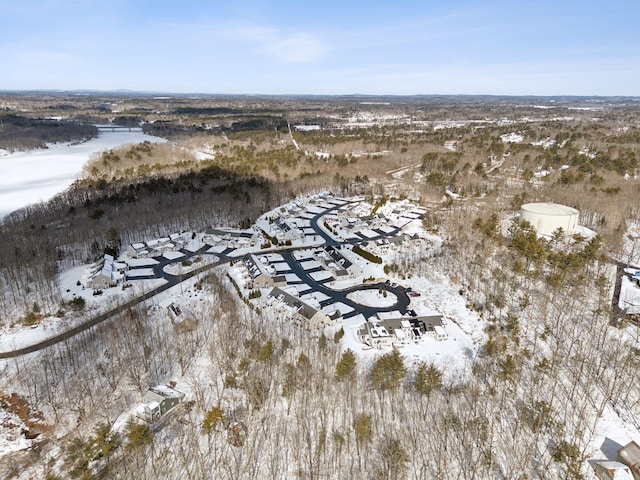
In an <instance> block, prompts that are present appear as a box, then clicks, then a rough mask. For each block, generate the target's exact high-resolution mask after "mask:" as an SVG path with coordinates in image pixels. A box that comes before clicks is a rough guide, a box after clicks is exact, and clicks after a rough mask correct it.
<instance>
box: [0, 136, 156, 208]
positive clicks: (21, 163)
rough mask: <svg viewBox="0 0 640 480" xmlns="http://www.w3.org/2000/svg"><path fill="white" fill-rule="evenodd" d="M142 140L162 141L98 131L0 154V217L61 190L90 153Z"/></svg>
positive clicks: (74, 176) (70, 180)
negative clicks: (74, 141)
mask: <svg viewBox="0 0 640 480" xmlns="http://www.w3.org/2000/svg"><path fill="white" fill-rule="evenodd" d="M145 140H146V141H149V142H154V143H161V142H166V140H165V139H163V138H159V137H153V136H151V135H146V134H144V133H142V132H100V135H99V136H98V137H97V138H92V139H91V140H89V141H87V142H84V143H81V144H78V145H69V144H55V145H51V146H49V148H48V149H46V150H34V151H31V152H14V153H10V154H5V155H0V219H1V218H3V217H4V216H5V215H8V214H9V213H11V212H13V211H14V210H17V209H19V208H22V207H26V206H27V205H30V204H32V203H36V202H40V201H45V200H49V199H50V198H52V197H54V196H55V195H56V194H57V193H60V192H62V191H64V190H65V189H66V188H67V187H69V185H71V184H72V183H73V181H74V180H75V179H76V178H78V176H79V175H80V172H81V171H82V167H83V165H84V164H85V163H86V162H87V161H88V160H89V158H90V157H91V155H92V154H95V153H98V152H102V151H104V150H108V149H111V148H116V147H119V146H122V145H127V144H132V143H140V142H144V141H145Z"/></svg>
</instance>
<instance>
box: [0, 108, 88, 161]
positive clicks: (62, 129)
mask: <svg viewBox="0 0 640 480" xmlns="http://www.w3.org/2000/svg"><path fill="white" fill-rule="evenodd" d="M97 135H98V129H97V128H96V127H95V126H93V125H87V124H83V123H78V122H70V121H61V120H55V119H50V118H29V117H23V116H19V115H2V114H0V149H4V150H8V151H10V152H14V151H20V150H32V149H35V148H47V144H48V143H58V142H83V141H86V140H89V139H91V138H93V137H96V136H97Z"/></svg>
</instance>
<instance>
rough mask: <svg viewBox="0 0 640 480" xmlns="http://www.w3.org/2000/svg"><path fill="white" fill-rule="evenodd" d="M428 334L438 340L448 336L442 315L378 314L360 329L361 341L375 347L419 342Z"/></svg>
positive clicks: (359, 336)
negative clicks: (392, 315)
mask: <svg viewBox="0 0 640 480" xmlns="http://www.w3.org/2000/svg"><path fill="white" fill-rule="evenodd" d="M426 334H430V335H433V336H435V338H436V339H437V340H446V339H447V338H448V335H447V333H446V331H445V329H444V321H443V318H442V316H441V315H430V316H421V317H418V316H415V317H388V316H387V315H381V314H378V316H377V320H372V321H369V322H366V323H364V324H363V325H362V327H360V328H359V329H358V338H359V339H360V341H361V342H362V343H364V344H367V345H369V346H371V347H374V348H385V347H391V346H401V345H408V344H411V343H419V342H421V341H422V340H423V339H424V336H425V335H426Z"/></svg>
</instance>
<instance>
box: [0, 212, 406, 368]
mask: <svg viewBox="0 0 640 480" xmlns="http://www.w3.org/2000/svg"><path fill="white" fill-rule="evenodd" d="M348 203H354V202H348ZM348 203H347V204H348ZM342 206H344V205H336V206H335V207H332V208H329V209H326V210H325V211H323V212H321V213H318V214H317V215H315V216H314V217H313V218H312V219H311V220H310V222H309V224H310V225H311V227H312V228H313V229H314V230H315V231H316V232H318V235H320V236H321V237H322V238H323V239H324V241H325V243H326V245H327V246H336V245H341V244H347V243H348V244H357V243H361V242H363V241H364V239H362V240H361V239H351V240H348V241H345V242H338V241H337V240H335V239H334V238H333V237H332V236H330V235H329V234H328V233H326V232H325V231H324V229H323V228H322V227H321V226H320V225H319V224H318V222H319V221H320V219H321V218H322V217H324V216H325V215H327V214H329V213H331V212H333V211H335V210H338V209H340V208H341V207H342ZM399 230H400V229H398V228H396V229H394V231H393V232H391V233H388V234H380V235H379V236H376V237H374V238H367V239H366V240H367V241H375V240H378V239H380V238H386V237H392V236H395V235H396V234H397V233H398V231H399ZM208 248H209V246H208V245H206V246H204V247H202V248H201V249H200V250H198V251H196V252H189V251H186V250H181V252H182V253H184V257H180V258H178V259H175V260H169V259H166V258H164V257H160V259H159V260H158V264H156V265H154V266H153V272H154V275H155V278H163V279H165V280H166V283H165V284H163V285H161V286H159V287H157V288H154V289H153V290H151V291H149V292H147V293H145V294H143V295H141V296H139V297H136V298H134V299H132V300H130V301H128V302H126V303H124V304H122V305H119V306H117V307H115V308H113V309H111V310H109V311H107V312H104V313H101V314H100V315H98V316H96V317H93V318H90V319H89V320H87V321H86V322H84V323H82V324H81V325H78V326H76V327H74V328H72V329H70V330H67V331H66V332H63V333H60V334H58V335H55V336H53V337H50V338H47V339H46V340H43V341H41V342H38V343H34V344H32V345H29V346H27V347H23V348H18V349H15V350H11V351H8V352H0V359H6V358H15V357H19V356H22V355H27V354H29V353H34V352H37V351H39V350H43V349H45V348H48V347H51V346H53V345H56V344H58V343H60V342H64V341H65V340H68V339H70V338H72V337H74V336H75V335H77V334H79V333H81V332H84V331H85V330H88V329H90V328H92V327H94V326H96V325H98V324H100V323H102V322H104V321H106V320H108V319H110V318H112V317H113V316H115V315H118V314H120V313H123V312H125V311H126V310H128V309H130V308H132V307H134V306H136V305H138V304H140V303H142V302H144V301H146V300H148V299H150V298H152V297H154V296H156V295H158V294H160V293H162V292H164V291H166V290H168V289H170V288H171V287H174V286H176V285H177V284H179V283H180V282H184V281H185V280H188V279H190V278H192V277H194V276H195V275H198V274H200V273H202V272H205V271H207V270H210V269H212V268H214V267H216V266H218V265H221V264H223V263H228V262H229V261H231V260H232V258H230V257H229V256H228V254H229V253H230V252H231V251H232V249H227V250H225V251H224V252H222V253H220V254H216V256H217V257H218V261H216V262H214V263H210V264H208V265H203V266H202V267H199V268H197V269H195V270H192V271H191V272H189V273H184V274H181V275H171V274H168V273H166V272H165V271H164V267H166V266H167V265H169V264H172V263H176V262H182V261H184V260H188V259H190V258H191V257H193V256H196V255H208V254H207V253H206V250H207V249H208ZM302 248H308V247H287V248H282V249H272V250H269V251H270V252H277V253H280V254H281V255H282V256H283V257H284V258H285V260H286V261H287V263H288V264H289V267H290V268H291V270H292V271H293V272H294V273H296V275H298V276H299V277H300V279H301V280H302V281H304V282H305V283H307V284H308V285H309V286H311V288H313V289H314V290H316V291H318V292H322V293H324V294H326V295H329V296H330V297H332V299H334V300H332V301H333V302H342V303H344V304H345V305H349V306H350V307H352V308H354V311H353V312H350V313H349V314H347V315H345V317H347V318H348V317H350V316H354V315H357V314H358V313H362V314H363V315H364V316H365V317H370V316H373V315H375V314H376V313H378V312H388V311H393V310H399V311H400V312H401V313H403V314H404V313H406V311H407V307H408V306H409V300H410V299H409V297H408V296H407V290H406V289H405V288H403V287H399V286H397V287H391V286H389V285H387V284H385V283H376V284H363V285H356V286H353V287H350V288H348V289H345V290H333V289H330V288H328V287H326V286H325V285H324V284H323V283H322V282H318V281H316V280H314V279H313V278H311V277H310V276H309V275H308V272H306V271H305V270H304V269H303V268H302V267H301V266H300V264H299V262H298V261H297V260H296V259H295V258H294V257H293V252H294V251H296V250H300V249H302ZM259 253H266V252H259ZM147 268H148V267H147ZM380 289H382V290H387V291H388V292H390V293H392V294H394V295H395V296H396V297H397V299H398V301H397V303H396V304H395V305H393V306H390V307H370V306H366V305H361V304H358V303H356V302H353V301H352V300H349V299H348V298H347V294H349V293H351V292H355V291H357V290H380Z"/></svg>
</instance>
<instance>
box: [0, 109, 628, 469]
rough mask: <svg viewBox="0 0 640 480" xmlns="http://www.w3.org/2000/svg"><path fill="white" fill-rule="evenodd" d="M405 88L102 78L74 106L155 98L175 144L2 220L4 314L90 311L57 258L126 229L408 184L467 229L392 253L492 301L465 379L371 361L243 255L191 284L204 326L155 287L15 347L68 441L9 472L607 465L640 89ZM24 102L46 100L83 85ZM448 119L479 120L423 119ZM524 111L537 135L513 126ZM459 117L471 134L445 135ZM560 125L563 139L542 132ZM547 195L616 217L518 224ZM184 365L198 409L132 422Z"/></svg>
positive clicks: (92, 169) (0, 387)
mask: <svg viewBox="0 0 640 480" xmlns="http://www.w3.org/2000/svg"><path fill="white" fill-rule="evenodd" d="M5 100H6V102H5V103H7V104H11V102H14V103H15V102H17V101H19V100H20V99H15V98H10V99H5ZM384 100H385V102H381V103H384V104H381V105H367V106H366V107H365V106H362V105H360V103H359V100H354V99H348V98H339V99H320V98H315V99H287V98H283V99H275V98H269V99H246V98H238V99H233V98H231V99H222V98H214V99H200V100H199V101H193V100H191V101H190V102H191V104H189V102H188V101H187V100H185V99H180V98H175V99H172V100H168V101H166V103H163V102H159V101H153V100H151V99H148V98H141V99H133V98H93V99H85V100H83V101H86V102H88V103H87V104H81V105H78V104H76V105H74V108H73V109H70V110H69V109H67V110H65V112H66V115H67V116H68V117H69V118H73V116H74V115H85V116H87V115H97V116H100V115H102V116H104V119H105V120H110V119H112V118H110V115H117V116H120V117H122V119H126V118H135V119H136V121H137V119H140V120H141V121H143V122H148V125H150V126H151V127H145V128H150V130H149V131H151V132H152V133H153V134H155V135H165V134H166V136H167V137H168V138H171V139H172V141H173V142H174V144H172V145H150V144H146V145H145V144H141V145H139V146H133V147H126V148H123V149H120V150H115V151H109V152H104V153H102V154H101V155H99V156H98V157H96V158H94V159H93V160H92V161H91V162H90V163H89V164H88V165H87V166H86V167H85V172H84V175H83V178H82V179H81V180H80V181H78V182H77V183H76V184H75V185H74V186H73V187H72V188H71V189H70V190H69V191H67V192H65V193H63V194H61V195H59V196H58V197H56V198H55V199H53V200H52V201H51V202H49V203H48V204H42V205H37V206H33V207H29V208H28V209H26V210H23V211H19V212H15V213H14V214H12V215H10V216H9V217H7V218H6V219H5V220H4V222H3V223H2V224H0V242H1V244H2V245H4V247H3V258H2V263H1V264H0V284H1V285H3V288H4V289H5V292H6V295H3V296H1V297H0V298H1V300H0V301H1V302H2V304H0V308H2V309H3V311H4V312H7V313H6V315H5V316H4V318H3V319H2V320H1V321H2V322H3V323H4V324H5V325H9V324H20V322H22V321H25V320H26V319H27V318H30V317H29V313H32V314H33V313H34V312H33V311H34V309H35V306H36V305H37V309H38V314H41V313H43V314H47V313H54V312H59V314H61V315H70V314H71V312H72V311H73V306H72V305H63V304H62V303H61V300H60V298H61V297H60V292H59V291H58V285H57V274H58V273H59V272H60V271H62V270H65V269H67V268H70V267H72V266H75V265H79V264H83V263H86V262H89V261H92V260H93V259H95V258H97V257H99V256H100V255H101V254H102V253H103V252H104V250H105V248H112V247H113V246H114V245H126V244H128V243H131V242H135V241H140V240H145V239H149V238H153V237H157V236H161V235H165V234H167V233H170V232H172V231H182V230H201V229H203V228H205V227H207V226H210V225H214V226H223V225H227V226H235V225H240V226H248V225H250V224H251V222H252V221H253V220H254V219H255V218H256V217H257V216H258V215H260V214H261V213H263V212H265V211H267V210H269V209H271V208H273V207H275V206H277V205H278V204H281V203H283V202H285V201H288V200H290V199H292V198H295V197H296V196H297V195H300V194H304V193H308V192H314V191H319V190H323V189H331V190H333V191H334V192H335V193H336V194H338V195H348V194H362V195H364V196H365V197H366V198H368V199H371V201H372V202H374V201H376V199H380V198H384V197H385V196H386V197H407V198H411V199H413V200H415V201H416V202H418V203H421V204H423V205H426V206H427V207H428V209H429V212H428V214H427V216H426V218H425V221H424V223H425V227H426V228H428V229H429V230H430V231H432V232H433V233H434V234H437V235H439V236H440V237H441V238H442V239H443V243H442V246H440V247H438V248H433V249H430V250H427V251H421V250H414V251H407V252H405V253H404V254H403V255H401V256H398V257H397V258H396V260H395V263H394V264H392V265H389V268H388V270H389V271H390V272H391V273H390V275H392V276H397V277H398V278H400V279H401V278H402V277H408V276H425V277H427V278H429V277H430V276H433V277H438V278H440V277H441V278H443V279H447V281H451V282H453V283H455V284H456V285H457V286H458V287H459V293H458V294H459V295H461V296H463V297H464V298H465V301H466V302H467V304H468V306H469V308H471V309H475V310H476V311H477V312H478V314H479V315H480V318H481V320H482V322H484V326H485V334H486V337H485V339H484V340H483V344H482V345H481V348H480V349H479V353H478V354H477V355H470V356H469V358H467V359H466V361H467V365H468V368H467V370H466V371H465V372H464V373H461V374H459V375H458V376H456V378H451V376H450V375H447V372H446V371H443V369H441V368H438V367H435V366H433V365H429V364H423V363H416V364H414V363H412V362H411V361H410V359H404V361H403V359H402V352H401V351H395V350H394V351H390V352H387V353H384V354H381V355H380V356H378V357H377V359H376V360H375V361H372V362H366V363H365V362H362V361H361V360H359V357H358V356H357V355H353V353H352V352H350V351H345V350H344V349H343V348H342V347H341V342H340V337H341V335H342V334H343V332H340V331H339V330H338V331H331V332H325V334H320V333H316V334H309V333H308V332H305V331H301V330H298V329H295V328H293V327H292V326H291V325H290V324H288V323H287V322H284V321H282V320H280V319H278V318H273V317H272V316H270V315H266V314H262V313H261V312H259V311H255V310H252V309H249V308H247V306H246V305H245V304H243V303H242V302H240V301H239V299H238V298H237V296H236V293H235V291H234V290H233V287H232V285H231V284H230V283H229V281H228V279H227V278H226V276H225V274H224V270H222V269H220V270H216V271H214V272H213V273H211V274H210V275H208V276H207V277H206V278H202V279H200V280H199V281H198V283H197V284H195V286H192V287H190V288H191V291H192V292H193V293H195V292H198V294H199V295H200V296H201V297H202V298H203V299H204V300H203V304H202V305H201V307H200V308H199V310H198V320H199V323H198V327H197V329H196V330H195V331H193V332H189V333H186V334H185V333H178V332H177V331H176V330H175V329H174V328H173V326H172V325H171V324H170V323H169V322H163V321H157V319H158V313H157V312H156V311H155V310H154V309H153V308H152V306H151V305H141V306H140V307H139V308H137V309H135V310H132V311H130V312H128V313H127V314H124V315H122V316H121V317H119V318H114V319H113V320H112V321H110V322H107V323H105V324H102V325H101V326H100V327H97V328H94V329H92V330H89V331H87V332H85V333H83V334H81V335H79V336H77V337H75V338H74V339H72V340H69V341H68V342H66V343H64V344H60V345H59V346H57V347H52V348H50V349H47V350H45V351H43V352H42V353H40V354H38V355H37V356H36V355H34V356H28V357H22V358H19V359H16V360H14V361H10V362H5V363H2V364H1V368H2V369H3V378H4V380H3V382H2V383H1V384H0V393H4V394H7V395H9V394H11V393H13V392H16V393H17V394H19V396H20V397H21V398H22V399H24V401H25V402H26V403H27V404H28V405H30V406H31V408H33V409H34V411H35V410H37V411H40V412H41V414H42V420H41V421H40V422H39V423H38V424H37V425H35V426H34V427H33V428H34V429H40V431H42V432H43V433H42V436H43V437H44V438H47V439H48V441H45V442H42V443H41V444H40V446H39V447H37V448H34V449H32V450H31V451H30V452H26V453H20V454H15V455H9V456H6V457H3V458H0V471H2V472H3V473H4V477H3V478H29V477H43V476H45V475H46V478H48V479H49V480H53V479H56V478H140V479H144V478H154V479H157V478H230V479H245V478H255V479H262V478H273V479H280V478H282V479H284V478H304V479H308V478H336V479H339V478H362V479H365V478H367V479H369V478H374V479H378V478H379V479H404V478H410V479H431V478H443V479H449V478H451V479H472V478H475V479H483V478H504V479H521V480H524V479H533V478H566V479H579V478H593V477H592V476H591V475H592V472H591V471H590V470H589V469H590V467H589V464H588V460H589V456H588V455H589V453H590V452H589V448H590V445H591V442H592V440H593V438H594V436H595V435H596V433H597V427H598V420H599V418H600V417H601V415H602V414H603V412H605V411H611V409H615V411H616V412H617V413H618V414H619V415H620V417H621V418H624V419H627V420H628V421H629V422H633V419H634V418H635V417H634V415H636V414H638V413H640V391H639V390H638V385H639V384H640V383H639V382H638V377H637V372H638V368H637V367H638V365H637V363H638V358H637V356H636V355H635V353H634V350H633V348H635V347H634V345H632V344H630V342H629V340H628V339H627V338H626V337H624V336H623V335H621V334H620V329H619V328H620V327H623V326H624V325H625V324H624V318H622V319H621V318H620V317H619V315H617V314H616V313H615V312H614V311H613V310H612V308H611V292H612V289H613V283H614V281H615V277H614V273H615V268H614V266H613V265H612V264H611V263H610V258H612V257H613V258H617V259H620V260H624V259H623V258H622V257H623V255H624V249H623V247H624V242H625V238H626V237H625V236H626V234H627V232H628V229H629V228H630V227H631V226H633V225H637V224H638V222H639V221H640V203H639V202H638V201H637V196H638V190H639V187H638V185H639V184H638V180H637V175H638V173H639V165H638V161H639V159H640V157H639V151H638V145H639V143H640V124H638V120H637V119H638V112H639V109H640V106H634V105H630V104H628V103H625V102H624V101H620V102H619V103H616V102H611V104H610V105H608V106H606V108H605V106H602V105H601V104H595V105H594V104H593V103H589V100H588V99H564V100H563V99H556V100H557V102H556V103H555V105H560V106H559V107H557V109H558V110H560V109H561V108H562V101H566V102H567V105H570V106H579V107H580V108H586V107H597V108H598V110H593V111H585V110H567V109H566V108H564V109H562V111H554V110H552V109H549V110H540V109H535V108H532V107H530V108H525V107H522V104H524V103H525V99H518V100H514V99H474V98H467V99H459V101H453V100H452V99H446V98H427V99H422V100H421V99H409V100H407V101H406V102H403V103H400V102H398V103H394V102H388V101H387V100H388V99H384ZM78 101H80V100H78ZM533 101H534V102H536V103H538V102H541V101H542V100H541V99H534V100H533ZM24 102H25V103H24V104H23V105H25V106H26V107H28V108H29V109H31V112H32V114H33V115H34V116H35V115H38V114H40V111H41V109H43V108H45V107H46V108H48V106H51V105H55V104H58V105H62V104H67V102H68V99H64V101H61V100H60V99H57V101H56V102H55V103H54V102H52V101H51V100H50V99H49V100H47V99H42V98H40V99H38V98H35V99H33V98H31V99H28V101H27V100H24ZM571 102H573V103H571ZM585 102H587V103H585ZM529 104H531V102H530V103H529ZM554 108H555V107H554ZM115 110H117V111H115ZM61 111H62V109H61V110H60V111H59V112H61ZM59 112H58V111H56V110H54V113H52V114H51V115H53V114H58V113H59ZM365 114H366V115H365ZM596 116H597V117H598V120H593V118H594V117H596ZM523 117H527V118H529V119H531V118H535V119H536V120H535V121H533V120H526V121H525V120H523ZM565 117H570V119H567V118H565ZM266 118H273V119H276V120H274V121H271V120H270V121H268V122H267V121H266V120H264V119H266ZM314 118H322V119H326V120H325V123H323V127H324V128H323V129H322V130H314V131H296V130H295V128H293V127H292V131H291V133H290V131H289V125H288V124H290V125H293V126H294V125H295V124H303V123H309V124H318V123H321V122H317V121H314ZM336 118H339V119H340V120H336ZM354 118H356V119H359V120H353V119H354ZM487 118H495V119H496V121H495V122H486V120H485V119H487ZM122 119H121V121H122V122H124V121H125V120H122ZM352 120H353V121H352ZM446 120H448V121H459V122H460V124H456V125H455V126H453V127H447V128H441V129H436V128H434V124H433V123H429V124H422V123H419V122H436V121H446ZM467 120H473V121H474V122H480V123H468V122H467V123H464V122H463V121H467ZM506 120H508V121H506ZM265 122H266V123H265ZM340 122H342V123H343V124H347V123H349V124H350V125H351V126H349V127H345V126H344V125H342V126H340ZM408 122H409V123H408ZM411 122H413V123H411ZM483 122H484V123H483ZM370 123H372V124H373V125H369V124H370ZM178 126H179V128H178ZM165 127H166V128H165ZM478 127H480V128H478ZM163 129H164V130H163ZM511 132H518V133H519V134H520V135H522V136H523V137H524V139H525V141H523V142H522V143H519V144H515V143H504V142H502V141H501V139H500V135H503V134H507V133H511ZM452 139H455V140H456V141H457V142H458V144H457V148H456V151H455V152H451V151H447V150H445V149H444V148H443V144H444V142H445V141H447V140H452ZM548 139H553V140H554V141H555V144H554V145H550V146H548V147H547V148H545V147H543V146H541V145H532V144H531V142H538V141H544V140H548ZM293 140H295V142H294V141H293ZM585 148H586V153H585ZM190 150H195V151H206V152H210V153H211V155H209V157H207V158H206V159H197V158H196V157H195V156H194V155H192V154H190V153H189V151H190ZM185 152H186V153H185ZM316 152H322V153H323V154H325V153H326V155H317V154H316ZM589 153H595V155H589ZM490 156H492V158H493V159H494V160H492V159H491V158H490ZM564 166H567V167H568V168H564ZM403 167H408V168H407V170H406V171H400V173H399V174H396V173H389V172H395V171H397V170H399V169H402V168H403ZM543 170H546V171H548V172H549V173H548V174H547V175H546V176H538V173H539V172H540V171H543ZM445 189H446V190H447V191H449V192H453V193H455V196H451V195H444V192H445ZM529 201H555V202H558V203H564V204H567V205H571V206H574V207H576V208H578V209H579V210H580V212H581V219H580V223H581V224H583V225H586V226H589V227H591V228H593V229H594V230H596V231H597V233H598V236H596V237H594V238H593V239H591V240H585V239H583V238H579V237H576V238H569V239H562V238H559V237H558V238H554V239H552V240H543V239H539V238H538V237H537V236H536V235H535V232H533V231H532V230H531V228H530V226H528V225H527V224H526V223H523V224H515V226H512V227H507V225H509V222H508V221H507V220H508V219H509V218H512V217H513V216H515V215H516V214H517V212H518V209H519V207H520V205H521V204H522V203H525V202H529ZM65 311H66V312H69V313H65ZM621 320H622V322H621ZM612 325H617V327H613V326H612ZM175 378H180V379H182V380H183V381H185V382H187V383H188V384H189V386H190V387H191V390H192V391H193V392H194V394H193V398H190V401H191V402H190V403H189V405H188V406H187V408H185V409H183V410H181V411H180V412H177V413H176V415H175V416H172V417H170V418H168V419H167V420H166V422H165V423H163V424H162V425H161V427H160V428H157V429H155V430H152V429H148V428H146V429H145V428H144V427H142V426H140V425H137V424H130V425H126V426H125V427H124V428H120V429H116V428H115V427H114V425H113V422H114V421H115V420H116V419H117V417H118V416H119V415H120V414H121V413H122V412H123V411H125V410H127V409H129V408H131V406H132V405H133V404H135V403H136V402H137V401H138V399H139V397H140V395H141V393H142V392H143V391H144V390H145V389H146V387H147V386H148V385H150V384H154V383H166V382H167V381H169V380H171V379H175ZM230 420H238V421H241V422H242V423H243V424H244V425H245V426H246V428H247V440H246V442H245V443H244V445H243V446H242V447H236V446H232V445H231V444H230V443H229V442H228V439H227V432H226V431H225V426H226V424H227V423H228V422H229V421H230ZM54 438H55V440H53V439H54ZM49 439H51V440H49ZM23 472H27V473H23ZM21 473H22V474H23V476H22V477H20V475H21ZM24 475H26V476H24Z"/></svg>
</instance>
